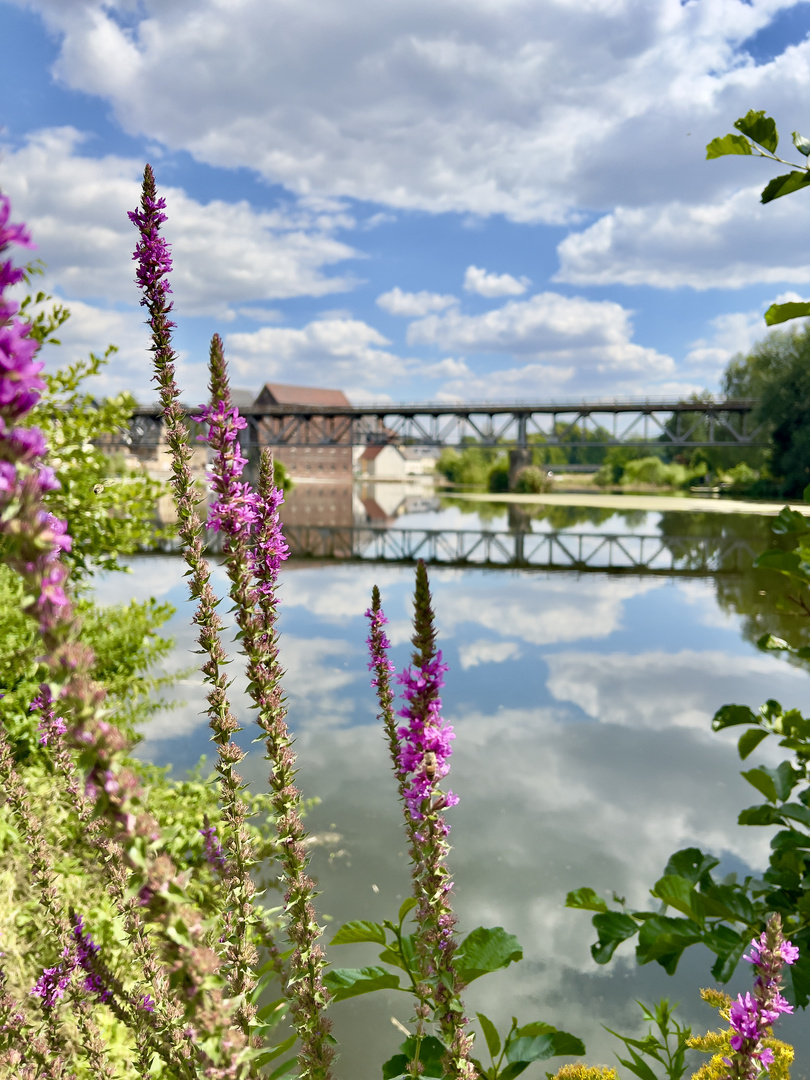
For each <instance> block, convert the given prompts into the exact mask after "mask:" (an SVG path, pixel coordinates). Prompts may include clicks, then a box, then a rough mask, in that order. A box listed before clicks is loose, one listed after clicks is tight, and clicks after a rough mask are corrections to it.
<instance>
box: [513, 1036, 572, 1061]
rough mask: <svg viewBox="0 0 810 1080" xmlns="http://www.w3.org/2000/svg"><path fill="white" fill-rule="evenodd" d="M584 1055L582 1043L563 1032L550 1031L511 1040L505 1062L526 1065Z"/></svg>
mask: <svg viewBox="0 0 810 1080" xmlns="http://www.w3.org/2000/svg"><path fill="white" fill-rule="evenodd" d="M584 1053H585V1047H584V1046H583V1044H582V1041H581V1040H580V1039H577V1038H575V1037H574V1036H573V1035H569V1034H568V1033H567V1032H565V1031H552V1032H548V1033H547V1034H545V1035H535V1036H534V1037H532V1036H523V1037H522V1038H519V1039H512V1040H511V1041H510V1042H509V1043H507V1046H506V1060H507V1061H508V1062H509V1064H510V1065H513V1064H515V1063H516V1062H519V1061H525V1062H526V1064H527V1065H528V1064H530V1063H531V1062H532V1061H547V1060H548V1058H550V1057H562V1056H563V1055H565V1056H567V1055H569V1054H572V1055H573V1054H584Z"/></svg>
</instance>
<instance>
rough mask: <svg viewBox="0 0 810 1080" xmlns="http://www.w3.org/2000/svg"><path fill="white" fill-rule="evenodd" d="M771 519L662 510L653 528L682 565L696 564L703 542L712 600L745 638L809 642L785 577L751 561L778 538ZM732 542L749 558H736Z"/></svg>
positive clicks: (808, 624)
mask: <svg viewBox="0 0 810 1080" xmlns="http://www.w3.org/2000/svg"><path fill="white" fill-rule="evenodd" d="M771 522H772V519H771V518H768V517H759V516H754V515H750V514H700V513H688V514H684V513H666V514H662V515H661V522H660V524H659V529H660V531H661V538H662V539H663V540H664V542H665V543H666V545H667V547H668V548H669V549H670V550H671V551H672V552H673V554H674V555H676V557H677V558H678V559H679V560H681V561H682V564H683V565H685V566H690V565H694V566H697V565H699V563H700V562H701V560H702V559H703V558H704V557H705V553H706V550H707V545H708V550H709V551H710V552H711V554H712V555H713V556H714V558H716V560H717V563H716V566H717V571H718V573H717V576H716V577H715V578H714V583H715V590H716V593H717V602H718V604H719V605H720V608H721V609H722V610H723V611H725V612H727V613H730V614H736V615H740V616H742V626H741V630H742V634H743V637H744V638H745V639H746V640H747V641H751V642H754V643H756V642H757V641H758V640H759V639H760V638H761V637H762V635H763V634H767V633H771V634H775V635H776V636H777V637H781V638H784V639H785V641H787V642H789V643H790V644H791V645H794V646H797V647H800V646H804V645H810V619H808V618H806V617H802V616H799V615H795V614H793V613H792V611H791V608H792V605H791V604H790V602H789V600H788V599H787V598H788V595H789V594H790V592H791V587H790V585H789V583H788V582H787V579H786V578H784V577H782V575H781V574H777V573H774V571H772V570H759V569H755V568H754V567H753V566H752V565H751V562H752V561H753V557H755V556H756V555H757V554H759V553H760V552H763V551H766V550H767V549H768V548H770V547H779V546H781V545H780V537H778V536H775V535H774V534H773V533H772V532H771ZM692 538H694V543H691V542H690V541H691V539H692ZM738 540H739V541H746V542H747V544H748V545H750V548H751V549H752V550H753V552H754V556H753V557H751V556H749V557H747V558H744V559H741V558H740V556H741V552H740V550H739V549H735V544H734V542H735V541H738ZM724 571H725V572H726V573H725V574H724ZM729 571H736V573H729ZM780 608H784V609H785V610H780ZM801 666H804V665H801Z"/></svg>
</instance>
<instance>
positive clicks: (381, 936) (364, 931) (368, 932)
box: [329, 919, 385, 945]
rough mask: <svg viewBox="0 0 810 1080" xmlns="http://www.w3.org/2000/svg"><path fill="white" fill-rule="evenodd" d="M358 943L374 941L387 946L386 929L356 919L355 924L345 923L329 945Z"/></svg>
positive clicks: (377, 924)
mask: <svg viewBox="0 0 810 1080" xmlns="http://www.w3.org/2000/svg"><path fill="white" fill-rule="evenodd" d="M356 941H373V942H374V943H375V944H377V945H385V927H384V926H381V925H380V924H379V923H376V922H366V921H365V920H364V919H355V920H354V921H353V922H347V923H344V924H343V926H341V928H340V929H339V930H338V932H337V933H336V934H335V936H334V937H333V938H332V940H331V941H330V942H329V944H330V945H349V944H352V943H353V942H356Z"/></svg>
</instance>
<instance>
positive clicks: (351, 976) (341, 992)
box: [323, 967, 399, 1002]
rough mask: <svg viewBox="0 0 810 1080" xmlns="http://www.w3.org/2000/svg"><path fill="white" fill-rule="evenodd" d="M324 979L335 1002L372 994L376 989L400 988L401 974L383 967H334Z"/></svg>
mask: <svg viewBox="0 0 810 1080" xmlns="http://www.w3.org/2000/svg"><path fill="white" fill-rule="evenodd" d="M323 981H324V984H325V986H326V988H327V990H328V991H329V993H330V994H331V995H332V1000H333V1001H335V1002H337V1001H346V999H347V998H352V997H359V996H360V994H371V993H373V991H375V990H396V989H398V988H399V976H398V975H395V974H394V973H393V971H386V970H385V968H381V967H363V968H333V969H332V970H331V971H328V972H327V973H326V975H324V979H323Z"/></svg>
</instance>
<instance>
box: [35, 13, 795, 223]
mask: <svg viewBox="0 0 810 1080" xmlns="http://www.w3.org/2000/svg"><path fill="white" fill-rule="evenodd" d="M793 4H794V0H756V2H751V3H747V2H744V0H703V2H701V3H690V4H681V3H676V2H675V0H618V2H617V0H589V2H588V3H587V4H583V3H577V4H574V3H570V2H563V0H556V2H554V3H547V4H543V5H531V4H526V3H524V2H523V0H503V2H501V3H497V4H496V3H493V2H492V0H470V2H469V3H465V4H463V5H459V4H457V3H455V2H454V0H390V2H388V3H385V4H380V3H377V2H375V0H355V2H354V3H352V4H348V3H343V4H338V5H335V4H334V3H332V2H328V0H300V2H299V3H297V4H295V5H289V4H287V5H283V6H278V5H276V4H268V3H266V2H265V0H239V2H238V3H224V2H223V0H176V2H175V3H172V4H158V3H157V2H156V0H146V2H144V3H142V4H139V5H137V6H135V5H129V4H127V5H126V19H123V18H122V10H123V0H119V2H118V3H110V2H109V0H82V2H81V3H78V2H76V3H73V2H65V0H29V6H31V7H33V8H35V9H36V10H39V11H40V12H42V13H43V14H44V15H45V17H46V19H47V20H48V23H49V25H50V27H51V28H52V29H53V30H54V31H56V32H57V33H58V34H60V35H61V46H60V55H59V59H58V61H57V65H56V71H57V74H58V77H59V78H60V79H61V80H62V81H63V83H65V84H66V85H67V86H69V87H71V88H73V89H75V90H80V91H83V92H86V93H89V94H95V95H99V96H100V97H102V98H103V99H105V100H106V101H109V102H110V103H111V105H112V108H113V110H114V113H115V115H116V117H117V119H118V121H119V122H120V123H121V125H122V126H123V127H124V128H125V130H127V131H128V132H131V133H139V134H141V135H145V136H146V137H149V138H152V139H155V140H157V141H159V142H160V143H162V144H163V145H166V146H169V147H171V148H173V149H178V148H182V149H186V150H188V151H189V152H190V153H192V154H193V155H194V156H195V157H196V158H197V159H198V160H200V161H205V162H207V163H210V164H213V165H218V166H223V167H227V168H231V167H239V166H246V167H248V168H252V169H256V170H257V171H258V172H260V173H261V174H262V175H263V176H264V177H266V178H267V179H268V180H270V181H273V182H280V183H282V184H285V185H286V186H287V187H288V188H290V189H291V190H293V191H295V192H297V193H299V194H308V193H317V194H320V195H338V196H351V197H356V198H360V199H367V200H371V201H375V202H377V203H379V204H383V205H386V206H393V207H410V208H419V209H424V210H428V211H431V212H437V211H458V212H461V213H471V214H475V215H482V214H483V215H486V214H493V213H501V214H505V215H507V216H508V217H510V218H513V219H515V220H521V221H549V222H561V221H566V220H571V219H572V215H575V214H576V213H577V212H578V211H579V210H581V209H583V208H585V209H588V210H592V209H594V208H596V209H601V210H604V209H607V208H609V207H611V206H613V205H615V204H616V203H618V202H622V203H624V204H625V205H628V206H635V205H644V204H646V203H649V202H651V201H655V202H661V201H668V200H672V199H675V198H678V197H681V198H684V197H685V196H684V192H688V193H689V195H691V194H693V193H695V192H697V191H700V190H703V191H710V190H718V189H720V188H721V187H723V185H724V184H727V183H728V178H729V177H730V176H732V175H737V174H732V173H730V172H724V171H723V169H722V167H721V168H720V169H719V170H718V168H717V167H716V166H715V168H714V170H713V171H712V167H711V166H707V165H706V164H705V163H704V162H703V160H702V157H703V154H702V147H703V145H704V144H705V143H706V142H707V141H708V140H709V139H710V138H711V137H712V136H714V135H716V134H718V133H721V132H722V131H723V130H724V129H728V128H729V127H730V125H731V122H732V120H733V119H734V117H736V116H739V115H741V113H743V112H745V111H746V110H747V109H748V108H750V106H751V103H752V102H754V103H763V104H765V105H767V106H768V107H769V108H771V109H772V110H773V111H774V112H776V113H777V114H778V115H780V116H781V117H782V118H783V119H782V123H783V126H784V127H785V129H786V130H790V129H791V127H798V128H800V127H801V112H802V107H803V106H802V102H804V101H805V100H806V98H807V92H808V88H810V64H808V57H810V44H808V43H807V42H805V43H802V44H800V45H798V46H796V47H794V48H791V49H788V50H786V52H785V53H784V54H783V55H782V56H780V57H779V58H777V59H776V60H775V61H774V62H772V63H770V64H765V65H761V66H759V67H758V66H756V65H755V64H754V63H753V62H752V61H751V60H750V59H749V58H748V57H747V56H746V55H745V54H744V53H740V52H738V51H736V50H737V47H738V46H739V45H740V44H741V43H742V42H743V41H744V40H745V39H746V38H747V37H749V36H750V35H752V34H754V33H756V31H758V30H760V29H762V28H763V27H765V26H766V25H767V24H768V22H769V21H770V20H771V19H772V18H773V16H774V14H775V13H776V12H778V11H779V10H781V9H783V8H787V7H791V6H793ZM212 43H215V44H212ZM740 164H741V163H740V162H735V166H739V165H740ZM744 164H745V165H746V166H747V165H748V164H750V163H744ZM687 197H688V196H687Z"/></svg>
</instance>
